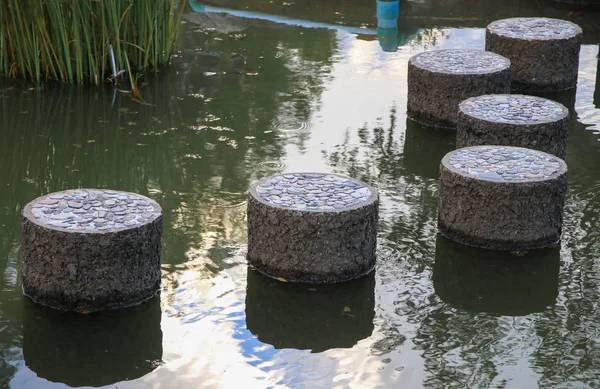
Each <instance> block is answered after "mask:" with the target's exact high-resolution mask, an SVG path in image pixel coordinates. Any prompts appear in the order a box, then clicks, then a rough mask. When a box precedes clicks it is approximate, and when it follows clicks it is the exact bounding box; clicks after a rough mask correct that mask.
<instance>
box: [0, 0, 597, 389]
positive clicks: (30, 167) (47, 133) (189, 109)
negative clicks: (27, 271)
mask: <svg viewBox="0 0 600 389" xmlns="http://www.w3.org/2000/svg"><path fill="white" fill-rule="evenodd" d="M193 6H194V7H193V8H192V7H188V8H189V9H188V10H187V11H186V14H185V16H184V23H183V25H182V30H181V33H180V36H179V42H178V50H179V51H178V52H177V54H176V56H175V58H174V59H173V64H172V66H171V68H170V69H168V70H166V71H164V72H161V73H159V74H157V75H148V76H147V77H145V78H144V79H143V80H142V81H141V93H142V96H143V99H144V102H145V104H140V103H139V102H136V101H133V100H132V99H130V98H129V97H127V96H126V95H123V94H120V93H117V94H116V96H115V95H113V90H112V89H111V88H110V87H109V86H106V87H105V88H98V89H86V88H84V89H80V88H72V89H71V88H64V87H57V86H52V85H49V86H44V87H43V88H36V87H35V86H34V85H29V84H27V83H24V82H7V81H1V82H0V134H1V138H0V139H1V141H0V387H1V388H5V387H6V388H15V389H37V388H40V389H46V388H48V389H59V388H66V387H81V386H91V387H98V386H105V387H107V388H119V389H125V388H128V389H146V388H148V389H156V388H226V389H227V388H310V389H312V388H516V389H520V388H600V303H599V301H600V299H599V296H600V228H599V222H600V194H599V193H600V76H599V75H598V67H599V64H598V51H599V49H598V44H599V43H600V22H599V21H600V12H599V11H594V10H590V9H577V8H565V7H561V6H558V5H556V4H555V3H552V2H548V1H543V0H538V1H536V0H531V1H528V0H506V1H502V2H496V1H493V2H492V1H473V0H470V1H466V0H464V1H462V0H453V1H445V2H438V1H433V0H422V1H418V2H417V1H415V2H411V1H404V0H403V1H402V2H401V4H400V19H399V21H398V23H397V26H398V29H397V31H395V30H393V29H392V31H389V29H388V30H386V31H383V30H381V29H380V30H379V36H378V35H377V32H378V30H377V20H376V18H375V10H376V4H375V1H370V0H369V1H359V0H345V1H338V2H333V1H318V2H317V1H309V0H294V1H289V2H282V1H281V0H275V1H273V2H266V1H258V0H254V1H250V0H247V1H242V0H235V1H234V0H220V1H219V0H213V1H211V2H209V3H203V4H199V3H193ZM223 9H228V10H229V11H228V13H215V12H211V11H214V10H223ZM518 15H523V16H551V17H559V18H564V19H568V20H572V21H574V22H576V23H579V24H580V25H581V26H582V27H583V29H584V34H585V38H584V45H583V46H582V49H581V56H580V70H579V84H578V88H577V90H576V91H575V90H573V91H568V92H563V93H559V94H556V95H553V96H551V97H552V98H555V99H557V100H559V101H561V102H562V103H563V104H565V105H566V106H567V107H568V108H569V109H570V110H571V123H570V133H569V146H568V147H569V149H568V156H567V163H568V165H569V187H568V193H567V202H566V207H565V220H564V233H563V238H562V242H561V244H560V245H559V246H557V247H553V248H549V249H545V250H540V251H536V252H531V253H527V254H525V255H519V256H517V255H513V254H507V253H490V252H486V251H481V250H476V249H471V248H467V247H462V246H459V245H456V244H454V243H452V242H449V241H447V240H445V239H443V238H440V237H438V236H437V230H436V199H437V190H438V189H437V183H436V175H437V170H438V165H439V161H440V159H441V157H442V156H443V155H444V154H445V153H446V152H448V151H450V150H452V149H453V148H454V135H453V134H452V133H448V132H440V131H437V130H432V129H427V128H423V127H421V126H419V125H416V124H414V123H412V122H410V121H407V119H406V115H405V111H406V82H407V80H406V76H407V62H408V59H409V58H410V57H411V56H412V55H415V54H417V53H419V52H422V51H425V50H434V49H440V48H476V49H483V48H484V37H485V30H484V27H485V26H486V25H487V23H489V22H491V21H493V20H495V19H499V18H504V17H510V16H518ZM382 47H383V48H382ZM384 49H385V50H384ZM291 171H323V172H335V173H342V174H347V175H350V176H352V177H355V178H358V179H361V180H364V181H365V182H367V183H369V184H370V185H373V186H375V187H377V188H378V189H379V191H380V194H381V211H380V224H379V248H378V266H377V270H376V272H375V273H373V274H370V275H369V276H366V277H364V278H361V279H359V280H355V281H352V282H349V283H346V284H340V285H328V286H322V285H316V286H315V285H312V286H311V285H293V284H289V283H281V282H278V281H274V280H270V279H265V278H264V277H263V276H261V275H260V274H258V273H256V272H255V271H254V270H252V269H249V268H248V266H247V265H246V259H245V250H246V221H245V211H246V208H245V206H246V191H247V190H248V188H249V186H250V185H251V184H252V183H253V182H254V181H256V180H258V179H260V178H263V177H265V176H267V175H270V174H274V173H280V172H291ZM80 187H81V188H90V187H95V188H112V189H119V190H127V191H132V192H137V193H140V194H144V195H147V196H149V197H151V198H152V199H154V200H156V201H157V202H158V203H159V204H160V205H161V206H162V208H163V210H164V214H165V219H164V236H163V265H162V272H163V279H162V292H161V295H160V298H157V299H155V300H153V301H150V302H148V303H146V304H144V305H142V306H140V307H137V308H133V309H129V310H123V311H112V312H105V313H100V314H89V315H75V314H64V313H60V312H54V311H52V310H49V309H45V308H43V307H39V306H35V305H34V304H33V303H31V302H30V301H29V300H28V299H27V298H24V297H23V296H22V289H21V279H20V270H21V264H20V217H21V216H20V212H21V210H22V208H23V207H24V205H25V204H26V203H27V202H29V201H30V200H32V199H33V198H35V197H37V196H39V195H41V194H45V193H49V192H54V191H59V190H64V189H70V188H80Z"/></svg>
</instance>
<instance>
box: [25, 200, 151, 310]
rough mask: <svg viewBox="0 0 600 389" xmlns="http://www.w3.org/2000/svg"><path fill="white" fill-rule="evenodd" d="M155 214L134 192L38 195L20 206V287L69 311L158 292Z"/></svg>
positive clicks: (40, 300)
mask: <svg viewBox="0 0 600 389" xmlns="http://www.w3.org/2000/svg"><path fill="white" fill-rule="evenodd" d="M161 236H162V211H161V209H160V206H159V205H158V204H157V203H156V202H154V201H152V200H150V199H149V198H146V197H144V196H140V195H137V194H134V193H127V192H116V191H109V190H98V189H81V190H73V191H64V192H57V193H53V194H50V195H46V196H42V197H39V198H37V199H35V200H33V201H32V202H30V203H29V204H27V205H26V206H25V208H24V210H23V219H22V257H23V291H24V293H25V294H26V295H27V296H29V297H30V298H31V299H32V300H34V301H35V302H38V303H40V304H44V305H47V306H50V307H52V308H57V309H62V310H68V311H78V312H84V311H96V310H103V309H112V308H121V307H126V306H131V305H136V304H139V303H141V302H143V301H145V300H147V299H150V298H152V297H154V296H155V295H156V293H157V292H158V291H159V289H160V278H161V272H160V258H161Z"/></svg>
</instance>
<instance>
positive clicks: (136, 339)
mask: <svg viewBox="0 0 600 389" xmlns="http://www.w3.org/2000/svg"><path fill="white" fill-rule="evenodd" d="M24 304H25V306H24V309H23V357H24V359H25V364H26V365H27V367H29V368H30V369H31V370H33V371H34V372H35V373H36V374H37V376H38V377H41V378H44V379H46V380H48V381H52V382H60V383H65V384H67V385H69V386H72V387H79V386H94V387H97V386H103V385H108V384H113V383H116V382H120V381H125V380H134V379H136V378H139V377H142V376H144V375H146V374H148V373H150V372H151V371H152V370H154V369H155V368H156V367H158V366H159V365H160V363H161V358H162V354H163V347H162V338H163V336H162V331H161V328H160V317H161V310H160V298H154V299H152V300H150V301H147V302H146V303H144V304H142V305H140V306H138V307H135V308H132V309H126V310H122V311H121V310H119V311H106V312H101V313H92V314H89V315H81V314H77V313H67V312H59V311H55V310H52V309H48V308H45V307H42V306H39V305H35V304H33V303H31V302H30V301H29V300H24Z"/></svg>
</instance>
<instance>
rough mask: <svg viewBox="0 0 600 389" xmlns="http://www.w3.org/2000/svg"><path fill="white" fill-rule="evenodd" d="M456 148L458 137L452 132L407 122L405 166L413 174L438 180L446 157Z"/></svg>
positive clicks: (411, 121) (412, 121)
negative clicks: (442, 162)
mask: <svg viewBox="0 0 600 389" xmlns="http://www.w3.org/2000/svg"><path fill="white" fill-rule="evenodd" d="M455 148H456V135H455V134H454V133H453V132H450V131H443V132H441V131H440V130H439V129H436V128H428V127H424V126H422V125H421V124H419V123H417V122H415V121H414V120H410V119H407V120H406V135H405V138H404V151H403V153H404V164H405V165H406V168H407V169H408V170H409V171H410V172H412V173H413V174H417V175H419V176H422V177H424V178H433V179H437V177H438V173H439V171H440V163H441V161H442V158H443V157H444V155H446V154H447V153H449V152H450V151H452V150H454V149H455Z"/></svg>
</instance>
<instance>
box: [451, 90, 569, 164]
mask: <svg viewBox="0 0 600 389" xmlns="http://www.w3.org/2000/svg"><path fill="white" fill-rule="evenodd" d="M568 131H569V110H568V109H567V108H565V107H564V106H563V105H562V104H559V103H557V102H555V101H552V100H548V99H544V98H541V97H535V96H526V95H483V96H477V97H471V98H469V99H467V100H465V101H463V102H462V103H460V105H459V110H458V125H457V132H456V147H459V148H460V147H468V146H478V145H504V146H518V147H526V148H531V149H535V150H540V151H544V152H546V153H550V154H554V155H556V156H558V157H560V158H563V159H564V158H565V155H566V153H567V134H568Z"/></svg>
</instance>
